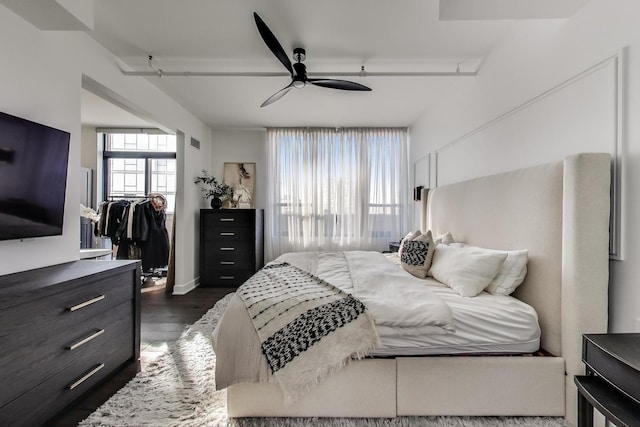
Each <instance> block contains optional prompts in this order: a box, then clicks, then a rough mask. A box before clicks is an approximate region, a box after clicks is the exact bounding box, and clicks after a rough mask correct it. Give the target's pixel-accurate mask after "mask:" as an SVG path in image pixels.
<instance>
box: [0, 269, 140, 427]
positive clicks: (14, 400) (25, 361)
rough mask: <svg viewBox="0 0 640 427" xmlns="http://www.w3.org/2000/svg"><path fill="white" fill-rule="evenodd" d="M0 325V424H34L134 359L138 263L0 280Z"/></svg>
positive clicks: (36, 272) (136, 349)
mask: <svg viewBox="0 0 640 427" xmlns="http://www.w3.org/2000/svg"><path fill="white" fill-rule="evenodd" d="M0 326H1V327H0V425H7V426H38V425H42V424H43V423H45V422H46V421H47V420H49V419H50V418H52V417H53V416H54V415H56V414H57V413H58V412H60V411H61V410H63V409H64V408H65V407H66V406H68V405H70V404H71V403H73V402H74V401H75V400H77V399H78V398H80V397H82V395H83V394H85V393H86V392H87V391H88V390H89V389H90V388H92V387H93V386H95V385H96V384H98V383H99V382H101V381H102V380H104V379H105V378H106V377H108V376H109V375H110V374H112V373H115V371H117V370H118V368H119V367H120V366H122V365H123V364H124V363H125V362H127V361H132V360H137V359H138V358H139V357H140V263H139V262H138V261H96V260H83V261H75V262H70V263H65V264H60V265H54V266H51V267H45V268H39V269H36V270H30V271H25V272H20V273H15V274H9V275H6V276H0Z"/></svg>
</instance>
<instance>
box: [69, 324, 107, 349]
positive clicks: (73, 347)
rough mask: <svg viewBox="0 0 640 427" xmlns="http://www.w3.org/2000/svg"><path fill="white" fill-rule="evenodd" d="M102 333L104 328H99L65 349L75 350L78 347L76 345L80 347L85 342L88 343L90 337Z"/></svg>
mask: <svg viewBox="0 0 640 427" xmlns="http://www.w3.org/2000/svg"><path fill="white" fill-rule="evenodd" d="M102 334H104V329H100V330H98V331H96V332H94V333H93V334H91V335H89V336H88V337H86V338H83V339H81V340H80V341H78V342H77V343H74V344H71V345H70V346H68V347H67V348H66V349H67V350H75V349H76V348H78V347H80V346H82V345H85V344H86V343H88V342H89V341H91V340H92V339H94V338H98V337H99V336H100V335H102Z"/></svg>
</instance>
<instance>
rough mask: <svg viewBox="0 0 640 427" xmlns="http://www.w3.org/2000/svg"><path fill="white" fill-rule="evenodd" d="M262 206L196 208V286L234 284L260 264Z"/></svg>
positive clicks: (262, 262)
mask: <svg viewBox="0 0 640 427" xmlns="http://www.w3.org/2000/svg"><path fill="white" fill-rule="evenodd" d="M263 229H264V212H263V210H262V209H201V210H200V285H202V286H219V287H237V286H240V285H241V284H242V283H244V281H245V280H247V279H248V278H249V277H251V276H252V275H253V274H254V273H255V272H256V271H258V270H259V269H260V268H262V266H263V265H264V243H263V235H264V233H263Z"/></svg>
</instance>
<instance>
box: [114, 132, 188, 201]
mask: <svg viewBox="0 0 640 427" xmlns="http://www.w3.org/2000/svg"><path fill="white" fill-rule="evenodd" d="M103 135H104V139H103V141H104V153H103V157H104V194H105V198H106V199H107V200H117V199H135V198H142V197H146V196H147V195H148V194H150V193H160V194H162V195H164V196H165V197H166V198H167V213H172V212H173V209H174V206H175V199H176V137H175V135H166V134H160V133H105V134H103Z"/></svg>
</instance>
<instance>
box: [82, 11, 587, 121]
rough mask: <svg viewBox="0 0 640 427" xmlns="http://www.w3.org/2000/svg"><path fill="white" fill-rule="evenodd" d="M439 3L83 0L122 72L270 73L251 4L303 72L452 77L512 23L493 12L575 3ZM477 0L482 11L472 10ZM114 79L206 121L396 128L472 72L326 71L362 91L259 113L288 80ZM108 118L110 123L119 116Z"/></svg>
mask: <svg viewBox="0 0 640 427" xmlns="http://www.w3.org/2000/svg"><path fill="white" fill-rule="evenodd" d="M441 1H442V2H443V4H446V3H447V2H450V3H449V7H448V8H447V9H446V11H445V10H443V11H442V12H446V17H444V18H446V20H440V18H439V15H440V13H441V10H440V6H439V1H438V0H403V1H401V2H393V1H389V0H349V1H347V0H324V1H311V0H278V1H275V0H274V1H269V2H266V1H257V0H253V1H252V0H180V1H175V0H94V29H93V31H90V32H89V34H91V35H92V36H93V37H94V38H95V39H96V40H97V41H99V42H100V43H101V44H103V45H104V46H105V47H107V48H108V49H109V50H111V51H112V52H113V53H114V54H115V55H116V56H118V57H119V58H121V59H122V66H123V69H126V70H137V71H151V70H152V68H151V67H150V66H149V64H148V55H152V56H153V58H154V60H153V63H154V66H155V67H157V68H160V69H162V70H164V71H205V72H219V71H239V72H242V71H245V72H246V71H249V72H282V71H284V67H282V65H281V64H280V63H279V62H278V61H277V59H276V58H275V57H274V56H273V55H272V53H271V52H270V51H269V50H268V48H267V47H266V45H265V44H264V42H263V41H262V39H261V38H260V35H259V34H258V31H257V30H256V26H255V22H254V19H253V12H254V11H255V12H257V13H258V14H259V15H260V16H261V17H262V19H263V20H264V21H265V23H266V24H267V25H268V26H269V28H270V29H271V31H272V32H273V33H274V35H275V36H276V37H277V38H278V40H279V41H280V43H281V44H282V46H283V47H284V49H285V51H287V53H289V54H291V52H292V50H293V48H294V47H303V48H305V49H306V51H307V60H306V61H305V64H306V65H307V69H308V71H309V73H313V72H314V71H315V72H335V73H338V74H339V73H343V72H358V71H359V70H360V67H361V66H362V65H364V66H365V67H366V70H367V71H369V72H389V71H391V72H398V71H399V72H407V71H409V72H416V71H445V72H454V71H455V70H456V67H458V66H459V68H460V70H461V71H463V72H464V71H474V70H475V69H476V68H477V67H478V66H479V67H480V70H481V63H482V60H483V58H485V57H486V56H487V55H488V54H489V53H490V52H491V50H492V49H493V48H494V47H495V46H496V45H497V44H498V43H500V41H501V40H502V39H503V38H504V37H508V35H509V34H510V32H512V31H513V30H514V29H515V27H516V26H517V25H518V21H516V20H513V19H505V18H511V17H515V18H519V19H521V18H523V17H535V18H540V17H545V18H548V17H553V18H558V17H559V16H558V15H560V17H561V16H567V15H570V14H571V13H573V12H575V10H577V9H578V8H579V7H580V6H581V5H582V4H584V3H585V2H586V0H553V1H550V0H544V1H542V0H536V1H533V0H473V1H472V2H469V1H468V0H441ZM501 2H502V4H501ZM481 3H484V4H486V8H484V9H483V8H482V7H480V8H478V5H479V4H481ZM517 4H520V7H518V6H517ZM532 4H537V5H538V7H537V8H535V7H534V8H532V7H531V6H532ZM559 5H563V6H562V7H559ZM507 6H508V7H507ZM474 14H475V15H478V14H480V15H482V16H480V17H475V16H474ZM523 15H524V16H523ZM492 18H499V19H492ZM292 62H293V60H292ZM126 78H130V79H143V78H148V79H149V80H150V81H152V82H153V83H154V84H155V85H157V86H158V87H159V88H160V89H161V90H163V91H165V92H166V93H168V94H169V95H170V96H171V97H173V98H174V99H176V100H177V101H178V102H179V103H180V104H182V105H183V106H184V107H186V108H187V109H188V110H190V111H191V112H192V113H193V114H195V115H196V116H198V117H200V118H201V119H202V120H203V121H205V122H206V123H208V124H209V125H210V126H212V127H215V128H247V127H249V128H254V127H266V126H408V125H410V124H412V123H413V122H414V121H415V120H416V119H417V118H418V117H419V116H420V114H421V113H422V112H423V111H424V110H425V108H426V107H428V105H429V104H430V103H432V102H437V100H438V99H439V98H440V97H442V96H445V94H446V91H447V90H448V89H450V86H451V85H455V84H459V83H461V82H462V81H463V80H464V79H473V78H474V77H461V76H453V77H451V76H449V77H373V76H367V77H359V76H350V77H340V76H337V77H336V78H342V79H345V80H352V81H356V82H359V83H362V84H365V85H367V86H369V87H371V88H372V92H347V91H339V90H333V89H327V88H319V87H313V86H307V87H305V88H304V89H301V90H292V91H291V92H289V93H288V94H287V95H286V96H285V97H284V98H282V99H281V100H279V101H277V102H276V103H274V104H272V105H270V106H267V107H264V108H260V104H261V103H262V102H263V101H264V100H265V99H266V98H268V97H269V96H271V95H272V94H273V93H275V92H276V91H278V90H279V89H281V88H282V87H284V86H286V85H288V84H289V81H290V78H289V77H288V76H281V77H183V76H181V77H170V76H164V77H163V78H159V77H139V76H129V77H126ZM94 97H95V96H93V95H92V94H91V96H88V95H87V96H86V97H85V96H83V122H84V121H85V118H86V120H89V118H90V117H93V118H92V119H91V120H92V121H100V125H101V126H106V125H107V124H106V123H105V122H104V120H105V119H107V114H106V112H105V111H104V110H103V111H102V112H100V113H97V114H96V113H94V112H91V111H89V110H90V109H91V108H93V107H92V106H93V105H97V106H100V103H99V101H100V100H99V99H97V100H96V99H95V98H94ZM85 98H86V99H85ZM96 108H98V107H96ZM99 108H105V107H104V105H102V107H99ZM98 119H100V120H98ZM129 119H131V117H129ZM113 120H114V121H118V122H117V123H115V122H114V123H111V125H113V126H123V125H124V124H125V123H126V121H127V119H126V118H119V119H117V118H115V117H114V119H113ZM135 126H138V125H135Z"/></svg>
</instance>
